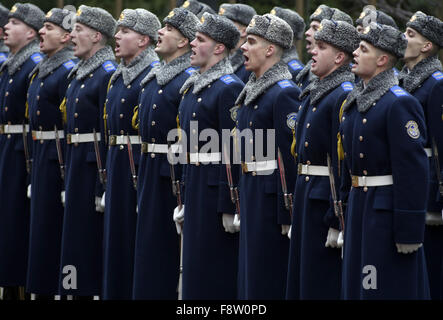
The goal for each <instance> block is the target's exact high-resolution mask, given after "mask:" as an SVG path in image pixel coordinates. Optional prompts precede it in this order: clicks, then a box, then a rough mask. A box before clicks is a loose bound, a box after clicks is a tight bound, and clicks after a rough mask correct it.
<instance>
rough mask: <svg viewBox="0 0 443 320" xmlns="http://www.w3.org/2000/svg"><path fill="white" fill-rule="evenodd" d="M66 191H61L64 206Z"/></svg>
mask: <svg viewBox="0 0 443 320" xmlns="http://www.w3.org/2000/svg"><path fill="white" fill-rule="evenodd" d="M65 194H66V193H65V191H62V192H61V193H60V199H61V201H62V205H63V207H64V206H65V199H66V197H65Z"/></svg>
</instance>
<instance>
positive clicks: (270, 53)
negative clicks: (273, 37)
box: [266, 44, 277, 57]
mask: <svg viewBox="0 0 443 320" xmlns="http://www.w3.org/2000/svg"><path fill="white" fill-rule="evenodd" d="M276 51H277V48H276V47H275V46H274V45H273V44H269V45H268V46H267V48H266V57H271V56H273V55H274V54H275V53H276Z"/></svg>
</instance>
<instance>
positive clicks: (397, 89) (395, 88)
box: [391, 86, 408, 97]
mask: <svg viewBox="0 0 443 320" xmlns="http://www.w3.org/2000/svg"><path fill="white" fill-rule="evenodd" d="M391 91H392V93H393V94H395V95H396V96H397V97H402V96H407V95H408V93H407V92H406V91H405V90H403V89H402V88H400V87H399V86H393V87H392V88H391Z"/></svg>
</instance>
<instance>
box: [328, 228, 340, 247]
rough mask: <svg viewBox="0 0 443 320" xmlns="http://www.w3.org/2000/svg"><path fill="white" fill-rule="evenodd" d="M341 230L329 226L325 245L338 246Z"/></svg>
mask: <svg viewBox="0 0 443 320" xmlns="http://www.w3.org/2000/svg"><path fill="white" fill-rule="evenodd" d="M339 233H340V231H338V230H337V229H334V228H329V230H328V236H327V238H326V243H325V247H326V248H328V247H329V248H338V244H337V240H338V235H339Z"/></svg>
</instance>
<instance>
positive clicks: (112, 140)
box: [109, 135, 117, 146]
mask: <svg viewBox="0 0 443 320" xmlns="http://www.w3.org/2000/svg"><path fill="white" fill-rule="evenodd" d="M116 144H117V136H115V135H112V136H109V145H110V146H115V145H116Z"/></svg>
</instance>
